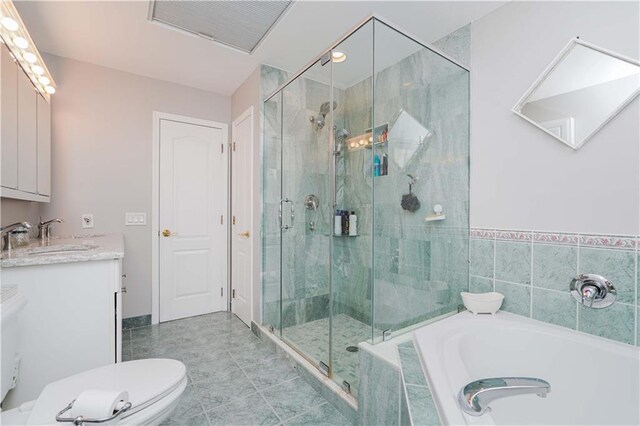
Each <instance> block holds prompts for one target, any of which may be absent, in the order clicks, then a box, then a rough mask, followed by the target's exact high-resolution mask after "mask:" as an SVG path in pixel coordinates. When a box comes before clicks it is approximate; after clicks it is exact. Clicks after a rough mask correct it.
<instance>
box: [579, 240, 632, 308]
mask: <svg viewBox="0 0 640 426" xmlns="http://www.w3.org/2000/svg"><path fill="white" fill-rule="evenodd" d="M579 256H580V273H581V274H597V275H602V276H603V277H605V278H606V279H608V280H609V281H611V283H612V284H613V285H614V286H615V288H616V291H617V293H618V298H617V299H616V303H617V302H622V303H629V304H634V303H635V288H636V279H637V277H636V271H635V255H634V253H633V252H631V251H626V250H609V249H596V248H586V247H581V248H580V253H579Z"/></svg>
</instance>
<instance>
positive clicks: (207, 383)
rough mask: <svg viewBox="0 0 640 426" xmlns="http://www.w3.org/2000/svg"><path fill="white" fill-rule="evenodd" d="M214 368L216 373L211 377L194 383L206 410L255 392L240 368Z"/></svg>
mask: <svg viewBox="0 0 640 426" xmlns="http://www.w3.org/2000/svg"><path fill="white" fill-rule="evenodd" d="M216 370H217V374H215V375H213V376H212V377H211V378H209V379H207V380H203V381H201V382H198V383H194V387H195V389H196V393H197V394H198V397H199V398H200V402H201V403H202V406H203V407H204V409H205V410H206V411H209V410H212V409H214V408H217V407H219V406H221V405H223V404H226V403H227V402H230V401H233V400H234V399H237V398H241V397H243V396H247V395H250V394H252V393H255V392H256V388H255V387H254V386H253V384H252V383H251V381H250V380H249V379H248V378H247V377H246V376H245V375H244V373H242V371H241V370H239V369H235V370H218V369H216Z"/></svg>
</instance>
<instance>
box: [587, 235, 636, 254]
mask: <svg viewBox="0 0 640 426" xmlns="http://www.w3.org/2000/svg"><path fill="white" fill-rule="evenodd" d="M580 245H581V246H584V247H601V248H610V249H622V250H635V249H636V248H637V246H638V238H636V237H618V236H615V235H582V234H581V235H580Z"/></svg>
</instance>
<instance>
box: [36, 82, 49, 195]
mask: <svg viewBox="0 0 640 426" xmlns="http://www.w3.org/2000/svg"><path fill="white" fill-rule="evenodd" d="M37 137H38V194H40V195H51V104H49V102H47V100H46V99H45V98H43V97H42V96H40V95H38V135H37Z"/></svg>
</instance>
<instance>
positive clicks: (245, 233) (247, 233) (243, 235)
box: [238, 231, 249, 238]
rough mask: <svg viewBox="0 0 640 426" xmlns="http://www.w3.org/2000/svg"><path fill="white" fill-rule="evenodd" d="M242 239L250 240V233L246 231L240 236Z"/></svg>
mask: <svg viewBox="0 0 640 426" xmlns="http://www.w3.org/2000/svg"><path fill="white" fill-rule="evenodd" d="M238 235H239V236H241V237H242V238H249V231H244V232H241V233H239V234H238Z"/></svg>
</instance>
